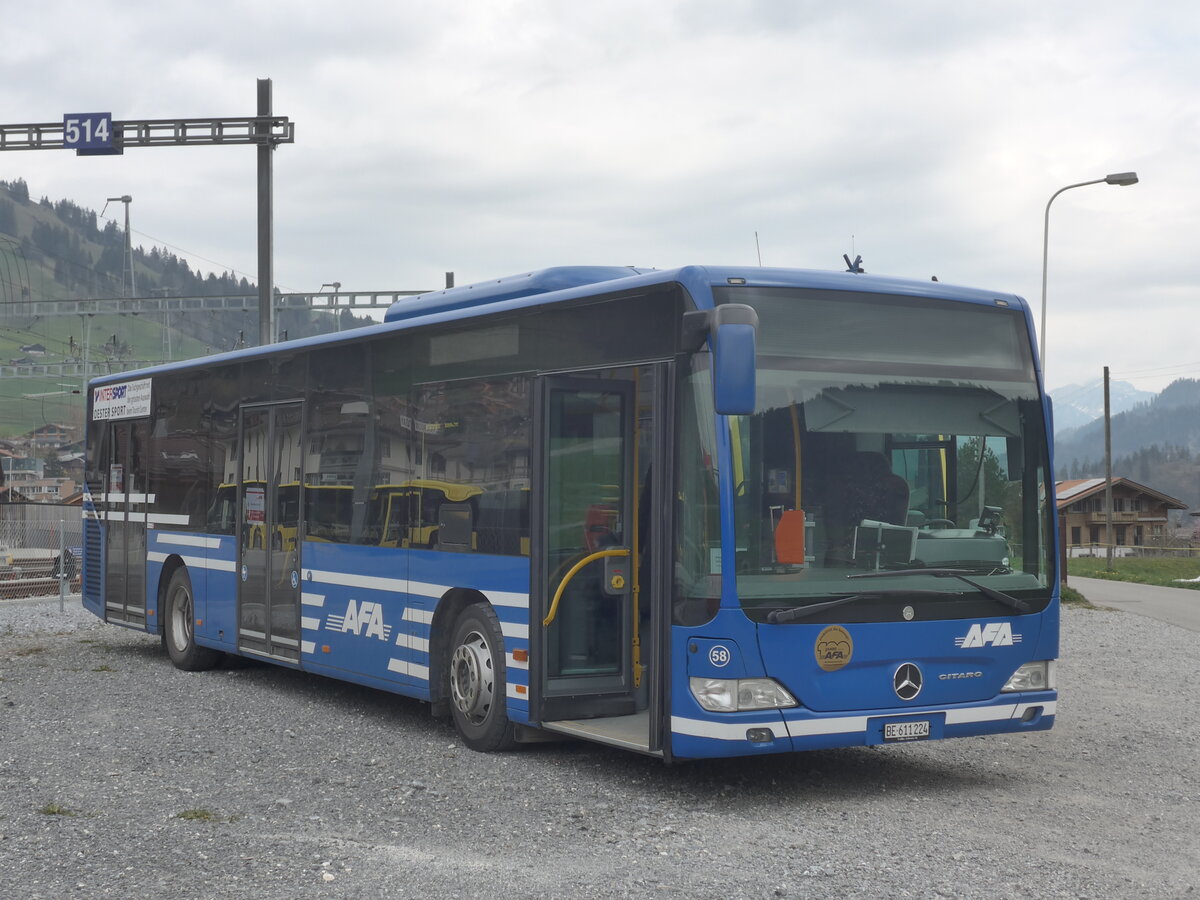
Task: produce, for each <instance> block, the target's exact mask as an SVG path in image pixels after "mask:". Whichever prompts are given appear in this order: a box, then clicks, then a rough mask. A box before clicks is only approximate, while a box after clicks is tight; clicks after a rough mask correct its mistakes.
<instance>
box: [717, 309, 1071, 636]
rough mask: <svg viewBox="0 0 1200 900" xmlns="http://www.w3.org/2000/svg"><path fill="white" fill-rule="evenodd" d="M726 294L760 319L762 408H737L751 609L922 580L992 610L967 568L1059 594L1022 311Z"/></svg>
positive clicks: (738, 546) (1031, 590) (742, 565)
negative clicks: (744, 412)
mask: <svg viewBox="0 0 1200 900" xmlns="http://www.w3.org/2000/svg"><path fill="white" fill-rule="evenodd" d="M723 300H724V301H725V302H740V303H750V304H751V305H753V306H754V307H755V308H756V310H757V311H758V313H759V317H760V327H759V345H758V350H759V360H758V376H757V377H758V393H757V405H756V409H755V412H754V414H753V415H749V416H736V417H730V419H729V425H730V430H731V434H730V438H731V446H732V460H731V462H732V469H733V471H732V473H731V475H730V479H731V481H732V482H733V485H734V521H735V554H736V573H737V588H738V594H739V597H740V599H741V602H742V604H743V608H745V609H747V611H748V612H750V611H753V610H760V611H761V610H767V609H780V608H782V607H787V606H803V605H804V604H810V603H818V602H821V601H825V600H829V599H833V598H838V597H843V596H849V595H854V594H862V593H868V592H875V593H878V592H881V591H882V592H888V591H891V592H895V591H919V592H920V593H921V594H922V595H923V596H928V595H930V594H931V592H940V593H944V594H945V597H946V603H945V604H943V606H945V605H947V604H949V603H950V602H951V601H953V602H954V603H956V604H957V609H958V612H957V614H959V615H963V616H969V615H978V614H979V607H978V604H979V603H980V602H983V601H981V596H982V595H981V593H980V591H979V590H977V589H973V588H972V586H971V585H970V583H968V582H964V581H963V580H962V579H961V578H952V577H946V575H947V573H948V572H951V571H953V572H955V573H957V574H960V575H964V576H967V577H968V578H970V579H971V581H973V582H976V583H983V584H985V585H986V586H987V587H990V588H992V589H994V591H1000V592H1003V593H1004V594H1007V595H1008V596H1009V597H1012V598H1015V599H1016V601H1017V602H1018V604H1020V607H1021V608H1026V609H1034V610H1036V609H1040V608H1043V607H1044V606H1045V604H1046V603H1047V602H1048V600H1049V596H1050V591H1049V589H1048V577H1049V576H1048V573H1049V572H1050V571H1052V570H1051V567H1050V565H1049V559H1048V553H1049V542H1048V532H1047V527H1048V524H1049V520H1048V515H1049V510H1048V508H1047V504H1046V498H1047V497H1048V496H1051V494H1049V493H1048V491H1047V481H1046V479H1047V475H1048V461H1047V451H1046V439H1045V435H1044V428H1043V416H1042V407H1041V403H1040V399H1039V395H1038V390H1037V384H1036V380H1035V377H1034V373H1033V365H1032V355H1031V352H1030V350H1029V341H1028V337H1027V332H1026V330H1025V322H1024V319H1023V317H1022V315H1021V314H1020V312H1019V311H1018V310H1016V309H1012V308H1008V307H1007V306H1004V305H996V306H990V305H985V304H978V303H965V302H962V301H946V300H931V299H928V298H906V297H895V296H887V295H877V294H876V295H872V294H855V293H833V292H820V291H806V290H798V289H769V288H743V289H737V288H731V289H727V290H725V291H724V292H723ZM862 575H870V576H872V577H871V578H870V579H868V580H858V579H856V578H854V577H853V576H862ZM994 591H993V596H994ZM939 612H940V614H944V615H945V616H950V617H952V616H954V615H956V612H955V608H954V607H952V608H950V609H946V610H940V611H939ZM888 617H889V618H892V617H894V614H889V616H888Z"/></svg>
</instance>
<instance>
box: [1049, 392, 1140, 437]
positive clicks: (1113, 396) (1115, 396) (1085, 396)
mask: <svg viewBox="0 0 1200 900" xmlns="http://www.w3.org/2000/svg"><path fill="white" fill-rule="evenodd" d="M1108 393H1109V406H1110V407H1111V408H1112V413H1113V415H1116V414H1117V413H1122V412H1125V410H1127V409H1132V408H1133V407H1134V406H1137V404H1139V403H1146V402H1149V401H1150V400H1153V399H1154V397H1155V394H1154V393H1153V392H1152V391H1142V390H1138V389H1137V388H1135V387H1134V386H1133V385H1132V384H1130V383H1129V382H1127V381H1112V382H1110V383H1109V386H1108ZM1050 397H1051V398H1052V399H1053V400H1054V433H1055V435H1056V436H1061V437H1064V438H1065V437H1068V435H1067V434H1066V432H1068V431H1070V430H1072V429H1075V428H1079V427H1081V426H1083V425H1086V424H1088V423H1089V422H1091V421H1094V420H1095V419H1099V418H1100V417H1102V416H1103V415H1104V379H1103V378H1097V379H1096V380H1095V381H1089V382H1088V383H1087V384H1064V385H1063V386H1062V387H1060V388H1055V389H1054V390H1052V391H1051V392H1050Z"/></svg>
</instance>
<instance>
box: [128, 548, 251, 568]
mask: <svg viewBox="0 0 1200 900" xmlns="http://www.w3.org/2000/svg"><path fill="white" fill-rule="evenodd" d="M168 556H179V558H180V559H181V560H183V564H184V565H186V566H188V567H189V568H192V569H208V570H209V571H210V572H234V571H236V570H237V564H236V563H235V562H234V561H233V560H232V559H208V558H207V557H204V556H180V554H178V553H162V552H160V551H158V550H151V551H149V552H148V553H147V554H146V562H156V563H162V562H166V561H167V557H168Z"/></svg>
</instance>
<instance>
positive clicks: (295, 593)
mask: <svg viewBox="0 0 1200 900" xmlns="http://www.w3.org/2000/svg"><path fill="white" fill-rule="evenodd" d="M302 421H303V405H302V404H300V403H277V404H271V405H263V406H252V407H245V408H243V409H242V412H241V432H240V435H241V436H240V440H239V444H240V453H239V475H238V508H239V514H238V648H239V649H241V650H243V651H246V652H249V653H254V654H257V655H259V656H269V657H272V658H274V659H281V660H286V661H292V662H294V661H298V660H299V659H300V535H301V534H302V533H303V531H302V525H303V523H302V522H301V520H300V519H301V515H302V510H303V497H302V496H301V492H302V491H303V481H304V472H303V455H302V444H301V425H302Z"/></svg>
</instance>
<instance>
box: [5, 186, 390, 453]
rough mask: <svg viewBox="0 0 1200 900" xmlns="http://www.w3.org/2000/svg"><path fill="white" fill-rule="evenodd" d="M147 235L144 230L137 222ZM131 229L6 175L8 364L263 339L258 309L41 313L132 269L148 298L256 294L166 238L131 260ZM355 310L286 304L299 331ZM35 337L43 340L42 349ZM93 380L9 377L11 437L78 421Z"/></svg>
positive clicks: (111, 358)
mask: <svg viewBox="0 0 1200 900" xmlns="http://www.w3.org/2000/svg"><path fill="white" fill-rule="evenodd" d="M135 236H136V233H135ZM125 239H126V235H125V231H124V229H123V228H121V227H120V226H118V225H117V223H116V221H114V220H109V221H107V222H105V221H104V220H103V219H101V218H100V217H99V216H97V214H96V212H95V210H91V209H85V208H83V207H81V206H78V205H76V204H75V203H73V202H72V201H70V200H56V201H51V200H50V199H49V198H47V197H42V198H41V199H40V200H35V199H33V198H32V197H31V196H30V191H29V186H28V185H27V184H26V183H25V181H24V179H21V178H16V179H13V180H11V181H0V364H11V365H17V364H26V363H35V362H36V363H46V364H54V363H65V362H77V361H82V360H86V361H87V368H88V370H89V371H90V372H91V373H92V374H99V373H102V372H106V371H110V368H109V364H114V363H118V362H121V361H125V360H141V361H146V362H151V363H154V362H158V361H167V360H180V359H189V358H193V357H197V356H202V355H205V354H208V353H212V352H215V351H220V350H232V349H234V348H235V347H238V346H243V345H245V344H249V345H253V344H255V343H257V338H258V322H257V317H256V316H255V315H253V314H249V315H247V314H245V313H220V314H218V313H214V312H193V311H185V312H176V313H171V314H159V313H153V314H151V313H144V314H141V315H138V314H136V313H135V314H134V315H132V316H126V315H124V314H121V315H96V316H94V317H93V316H87V317H86V318H85V317H84V316H82V315H78V314H76V315H64V316H34V315H32V310H31V309H30V308H29V304H30V303H32V302H39V301H46V300H85V299H97V300H98V299H109V298H114V297H122V296H125V295H126V294H127V293H130V292H131V291H128V290H127V289H126V287H125V280H126V278H128V279H129V281H130V287H133V286H135V285H136V294H137V295H138V296H140V297H150V296H157V295H162V296H170V297H197V296H200V297H220V296H237V295H241V296H246V295H254V294H255V293H256V292H257V289H256V287H255V285H254V284H253V283H252V282H250V281H248V280H247V279H246V278H243V277H240V276H239V275H238V274H237V273H235V272H222V273H220V274H216V273H213V272H208V273H204V272H200V271H197V270H193V269H192V268H191V267H190V266H189V265H188V263H187V261H186V260H184V259H182V258H180V257H179V256H176V255H175V254H174V253H173V252H171V251H170V250H169V249H167V248H165V247H150V248H149V249H146V248H145V247H142V246H134V248H133V273H132V276H131V275H130V274H129V273H128V272H127V271H126V267H127V266H128V256H127V254H126V251H125ZM372 321H373V320H372V319H371V318H370V317H369V316H361V317H360V316H355V315H354V314H353V313H352V312H351V311H350V310H348V309H344V310H342V311H341V312H340V313H334V312H330V311H327V310H312V309H300V308H289V309H285V310H280V312H279V315H278V326H279V330H280V331H281V332H286V333H287V334H288V336H289V337H292V338H298V337H308V336H311V335H315V334H325V333H328V332H332V331H347V330H349V329H351V328H355V327H357V326H360V325H365V324H370V323H371V322H372ZM35 348H36V349H35ZM82 388H83V385H82V379H79V380H78V382H77V381H76V380H75V379H71V380H69V381H64V380H63V378H62V377H60V376H47V377H45V378H40V377H27V376H22V377H20V378H15V377H14V378H4V379H3V380H0V437H8V436H13V435H19V434H23V433H25V432H26V431H28V430H30V429H31V428H34V427H37V426H40V425H46V424H50V423H59V424H76V425H77V424H79V423H80V422H81V421H82V418H83V397H84V391H83V389H82Z"/></svg>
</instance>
